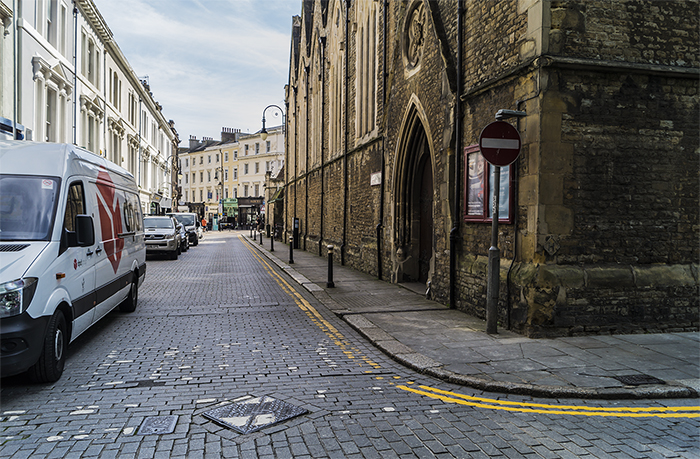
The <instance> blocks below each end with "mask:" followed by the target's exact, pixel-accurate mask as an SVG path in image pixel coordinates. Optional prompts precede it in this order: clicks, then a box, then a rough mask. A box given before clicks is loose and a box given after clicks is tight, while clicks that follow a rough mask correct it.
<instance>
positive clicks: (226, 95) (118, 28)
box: [93, 0, 301, 146]
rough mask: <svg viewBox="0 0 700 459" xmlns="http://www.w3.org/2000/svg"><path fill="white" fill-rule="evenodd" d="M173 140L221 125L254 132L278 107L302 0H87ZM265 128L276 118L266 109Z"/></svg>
mask: <svg viewBox="0 0 700 459" xmlns="http://www.w3.org/2000/svg"><path fill="white" fill-rule="evenodd" d="M93 1H94V2H95V4H96V5H97V9H98V10H99V11H100V13H101V14H102V17H103V18H104V20H105V22H106V23H107V26H108V27H109V29H110V30H111V31H112V34H113V35H114V39H115V41H116V42H117V45H118V46H119V48H120V49H121V51H122V53H123V54H124V56H125V57H126V59H127V61H129V64H130V65H131V67H132V68H133V69H134V72H135V73H136V75H137V76H139V77H145V76H148V79H149V83H150V87H151V92H152V93H153V97H154V99H155V100H156V101H157V102H159V103H160V104H161V105H162V106H163V115H164V116H165V119H166V120H171V119H172V120H174V121H175V129H176V130H177V132H178V135H179V137H180V141H181V142H180V146H187V143H188V140H189V138H190V136H196V137H197V139H201V138H202V137H212V138H214V139H215V140H219V139H220V138H221V128H222V127H228V128H235V129H240V130H241V131H242V132H256V131H258V130H259V129H260V128H261V127H262V114H263V113H262V112H263V109H265V107H267V106H268V105H273V104H274V105H279V106H280V107H282V108H284V86H285V84H287V82H288V79H289V51H290V47H291V33H292V16H294V15H299V14H300V12H301V0H118V1H115V0H93ZM265 118H266V126H267V127H270V126H278V125H281V124H282V118H281V113H280V110H277V109H275V108H274V107H273V108H270V109H268V110H266V111H265Z"/></svg>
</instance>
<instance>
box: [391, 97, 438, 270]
mask: <svg viewBox="0 0 700 459" xmlns="http://www.w3.org/2000/svg"><path fill="white" fill-rule="evenodd" d="M397 159H398V161H397V169H396V173H397V175H396V177H397V178H396V182H395V184H396V188H395V208H394V216H395V217H394V231H395V232H394V241H395V247H396V258H395V269H394V273H395V275H394V280H395V281H396V282H421V283H426V282H427V281H428V280H430V279H431V277H432V273H433V270H434V269H433V268H434V254H435V250H434V248H435V231H434V229H433V225H434V221H433V220H434V209H435V204H434V195H435V188H434V178H433V177H434V175H433V171H434V168H433V162H432V154H431V149H430V141H429V139H428V136H427V134H426V130H425V127H424V124H423V122H422V121H421V117H420V116H419V113H418V110H416V108H415V107H412V109H411V111H410V114H409V116H408V117H407V119H406V120H405V123H404V130H403V135H402V137H401V143H400V147H399V151H398V158H397Z"/></svg>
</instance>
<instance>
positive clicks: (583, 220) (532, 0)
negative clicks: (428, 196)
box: [285, 0, 700, 336]
mask: <svg viewBox="0 0 700 459" xmlns="http://www.w3.org/2000/svg"><path fill="white" fill-rule="evenodd" d="M312 3H313V5H315V6H314V7H311V6H310V5H309V4H305V7H304V18H303V19H302V20H303V23H304V24H305V25H304V27H306V29H305V30H304V31H303V32H302V33H300V38H299V40H300V46H299V54H300V55H299V56H296V58H298V62H299V65H297V66H296V67H295V68H296V69H297V73H296V74H293V75H292V76H291V77H290V86H292V87H296V92H294V91H291V90H290V91H289V94H290V95H291V94H294V95H295V96H294V104H292V106H290V107H292V108H290V113H291V116H294V117H295V118H296V119H294V120H290V121H289V126H290V129H289V130H288V132H290V133H291V132H292V128H291V127H293V126H298V128H294V129H296V131H295V134H294V138H293V141H292V142H290V156H289V157H288V162H287V166H286V167H288V180H289V183H288V188H287V190H286V191H285V200H286V201H287V202H285V209H286V211H287V215H286V221H287V225H288V226H287V227H288V229H289V228H291V225H292V218H293V216H295V215H296V216H297V217H299V218H300V219H302V236H304V235H305V236H306V237H305V240H304V241H303V242H302V247H304V248H306V250H309V251H312V252H314V253H319V254H321V255H323V256H325V253H326V251H325V245H327V244H332V245H334V246H335V248H336V254H339V252H340V249H341V248H342V255H340V256H338V255H337V258H336V260H338V261H341V260H342V261H343V262H344V263H345V264H346V265H348V266H351V267H353V268H356V269H359V270H361V271H364V272H367V273H371V274H375V275H376V274H378V269H377V263H378V261H379V262H380V263H381V270H382V277H383V278H384V279H387V280H388V279H392V280H393V281H404V280H406V279H407V276H406V275H405V272H404V273H403V274H402V269H403V268H402V266H404V263H405V262H406V260H403V259H401V256H403V255H402V254H405V253H406V251H409V253H410V250H415V248H413V249H412V248H411V247H409V246H410V245H412V244H415V238H414V239H411V237H414V236H411V237H408V238H406V236H405V234H406V232H410V231H413V230H412V229H411V225H415V219H414V220H413V221H409V220H410V219H408V220H407V219H406V218H405V217H402V216H401V212H402V211H404V210H405V206H406V202H407V201H408V200H410V199H411V198H410V197H409V196H410V190H409V188H410V186H412V185H411V176H410V174H413V173H415V170H413V169H411V168H412V167H415V164H413V163H411V161H415V158H411V155H419V154H420V153H418V152H416V151H415V150H411V148H409V147H410V146H411V142H412V140H411V135H412V132H413V131H411V126H416V124H412V123H415V121H416V120H418V122H419V124H420V126H422V128H423V129H425V135H426V138H427V139H428V145H427V151H428V155H429V158H430V164H431V167H432V171H433V183H434V192H433V203H434V205H433V228H434V231H433V232H434V235H433V254H432V258H431V261H430V270H431V272H430V280H431V282H432V292H433V295H434V298H435V299H437V300H438V301H441V302H443V303H447V301H448V300H449V297H450V295H449V294H450V271H449V269H450V268H449V266H450V256H451V255H453V254H451V253H450V241H449V235H450V230H451V229H452V227H453V226H454V225H455V223H456V222H457V221H459V226H460V231H459V242H458V246H457V252H456V260H457V273H456V292H457V303H456V304H455V305H452V306H454V307H456V308H458V309H460V310H463V311H466V312H469V313H470V314H474V315H476V316H478V317H482V318H484V317H485V305H486V278H487V255H488V248H489V245H490V234H491V224H490V222H488V221H487V222H475V221H464V220H463V216H462V210H463V209H464V206H465V205H466V203H464V202H463V201H462V200H460V203H459V206H458V208H459V209H460V212H459V214H457V215H455V214H454V213H453V208H454V204H455V203H454V196H455V189H456V188H455V187H457V186H459V187H462V186H464V183H463V182H462V180H463V179H462V178H461V177H460V183H459V184H458V183H455V179H454V177H455V168H456V167H457V165H458V164H459V167H460V168H462V172H463V164H462V161H463V155H462V149H463V148H464V147H465V146H467V145H474V144H477V143H478V138H479V134H480V132H481V130H482V129H483V127H484V126H486V125H487V124H488V123H490V122H491V121H493V120H494V115H495V113H496V111H497V110H499V109H511V110H523V111H525V112H526V113H527V115H526V116H525V117H523V118H521V119H517V120H516V119H513V120H510V122H511V123H513V124H514V125H515V126H516V127H517V128H518V130H519V131H520V133H521V137H522V148H521V155H520V158H519V160H518V161H517V162H516V163H514V164H513V166H512V168H513V169H514V170H515V171H516V173H515V182H514V183H513V185H512V186H513V187H514V189H515V197H514V202H513V206H514V208H515V212H514V219H513V221H512V222H511V223H507V224H503V223H502V224H500V225H499V248H500V249H501V253H502V260H501V273H500V278H501V288H500V310H499V314H500V326H501V327H506V326H509V327H511V328H512V329H514V330H516V331H519V332H521V333H523V334H527V335H529V336H562V335H577V334H590V333H622V332H644V331H651V332H656V331H681V330H692V329H697V328H698V325H699V324H698V315H699V310H700V306H699V304H698V303H699V301H698V295H697V293H698V286H699V285H700V281H699V279H698V260H700V251H699V245H698V233H700V223H699V221H698V218H699V217H698V213H699V209H698V198H699V194H700V193H699V192H698V189H699V188H700V186H699V180H698V179H699V175H700V174H699V168H698V153H699V152H700V149H699V148H698V144H699V142H700V139H698V131H699V130H698V125H697V119H698V113H699V112H700V107H699V105H698V89H700V88H699V87H698V80H699V79H698V76H700V72H698V68H697V67H698V61H697V55H698V53H697V51H698V41H700V40H699V39H698V38H699V36H698V17H697V9H698V2H697V1H669V2H647V1H633V0H630V1H595V0H591V1H583V0H581V1H577V0H571V1H549V0H514V1H497V0H484V1H479V2H463V5H464V7H465V8H466V11H465V12H464V18H465V21H464V37H463V39H462V49H463V53H464V55H463V59H464V60H463V65H462V68H461V72H462V87H461V93H462V107H461V108H462V119H461V120H456V119H455V108H456V104H457V102H458V101H457V98H456V96H457V93H458V87H457V81H458V68H457V63H458V62H457V55H456V52H457V51H456V50H457V43H458V40H457V35H456V34H457V2H455V1H454V0H437V1H430V2H422V1H418V0H409V1H404V2H388V3H386V5H387V6H388V11H387V12H386V13H387V20H388V22H387V24H386V31H387V35H386V36H384V35H383V31H384V24H383V22H382V21H383V11H382V10H381V8H382V7H383V5H385V3H383V2H365V3H363V2H361V1H360V0H358V1H357V2H352V6H351V8H350V12H349V20H350V25H349V33H350V36H349V37H348V39H347V40H345V37H344V36H343V37H340V38H338V37H335V38H334V37H331V36H329V35H328V34H329V33H330V31H331V30H333V31H335V32H334V33H336V34H339V33H341V32H342V31H344V30H345V24H344V17H343V15H342V14H341V15H340V16H339V17H340V20H339V21H337V17H338V16H337V15H336V13H337V11H336V10H331V11H327V10H326V9H325V7H324V6H323V5H324V2H322V1H320V0H318V1H315V2H312ZM328 5H329V8H331V9H332V8H334V7H335V6H334V5H336V4H335V3H332V2H331V3H330V4H328ZM340 5H341V6H342V7H344V6H345V3H342V4H340ZM372 5H374V7H377V8H378V9H377V11H378V12H380V20H379V23H378V28H377V31H378V32H379V35H378V38H377V46H378V47H377V51H378V52H380V53H381V52H382V51H383V50H384V43H385V42H386V51H387V53H386V68H383V67H382V63H383V58H384V55H380V56H379V58H378V59H377V62H378V67H377V69H376V75H373V76H374V77H376V82H377V88H376V103H377V107H376V110H377V114H378V116H377V127H376V129H375V130H374V131H372V132H370V133H365V134H363V135H358V134H357V133H356V118H357V115H358V113H356V110H357V104H356V102H357V99H356V96H357V94H358V89H357V88H358V87H359V80H362V78H364V77H365V76H367V72H368V70H367V69H358V68H357V66H356V64H357V59H356V57H357V56H356V54H357V50H358V49H359V48H358V43H357V40H358V36H359V34H358V27H359V26H358V24H357V19H358V8H367V7H370V6H372ZM420 5H422V6H423V8H424V9H425V18H424V20H423V21H422V25H423V28H422V29H421V31H420V34H419V36H421V37H422V38H423V39H424V40H423V42H422V43H421V44H420V46H421V48H420V49H421V50H422V54H421V57H420V60H419V63H418V64H417V65H414V64H411V63H410V62H408V61H407V57H406V46H407V44H406V43H407V41H406V40H407V34H406V31H407V30H408V29H407V26H408V24H409V23H408V21H407V19H408V18H409V16H410V15H411V14H412V11H413V9H414V8H415V7H417V6H420ZM336 6H337V5H336ZM324 14H327V15H328V16H327V17H324ZM324 28H325V29H324ZM324 33H325V34H326V35H325V36H326V37H328V42H329V43H330V42H333V43H336V45H335V46H337V49H334V50H329V53H331V54H332V55H333V56H336V57H337V56H338V55H339V54H344V53H345V52H347V53H348V56H347V57H348V59H347V62H348V68H347V69H345V68H343V69H341V70H342V71H340V72H338V70H339V69H338V68H337V67H336V68H334V69H333V70H334V72H331V70H330V68H329V66H330V65H337V64H338V62H339V61H338V60H337V59H336V60H333V61H331V60H328V61H323V60H321V59H318V58H317V54H315V53H318V46H317V44H318V42H319V36H324ZM320 63H323V67H322V68H319V65H320ZM333 63H335V64H333ZM342 63H343V65H344V63H345V59H344V58H343V59H342ZM407 64H410V65H407ZM305 68H308V74H309V75H312V76H313V77H314V78H312V79H311V80H306V79H305V78H306V76H305V75H304V71H305V70H304V69H305ZM346 70H347V76H348V80H349V81H348V86H347V92H346V93H344V99H343V102H344V103H347V107H345V106H343V109H342V112H343V117H344V116H345V113H347V120H345V119H343V120H342V123H339V125H340V126H341V127H342V129H343V132H342V138H343V139H345V138H347V145H342V148H338V147H337V146H336V147H334V148H333V151H329V150H330V149H331V147H330V145H329V140H328V139H329V138H331V137H332V134H333V137H334V138H336V139H337V138H338V134H337V133H331V132H330V131H329V130H328V129H329V126H333V125H334V124H333V122H332V121H333V120H331V118H330V115H329V112H330V106H331V105H332V104H333V103H334V102H336V101H334V100H331V98H330V93H331V90H330V89H329V88H334V90H336V91H337V88H338V87H339V86H338V83H340V87H343V88H345V80H344V78H345V75H346V73H345V72H346ZM363 72H364V73H363ZM318 75H323V79H320V81H319V79H318V78H316V77H317V76H318ZM331 75H336V76H338V77H339V78H342V81H335V82H331V81H329V78H330V76H331ZM384 77H386V82H387V84H386V87H384V86H382V84H383V82H384ZM307 81H308V84H309V85H310V86H309V87H310V91H309V92H308V94H309V100H306V99H305V98H304V97H302V94H307V93H306V92H305V91H306V89H305V88H304V85H305V84H307ZM321 84H325V85H326V86H325V89H324V90H319V85H321ZM321 96H322V97H323V104H319V103H318V100H317V99H315V98H318V97H321ZM360 96H362V92H361V91H360ZM288 99H289V98H288ZM307 104H308V105H307ZM307 106H308V107H315V108H312V109H311V110H309V109H307ZM319 106H323V107H325V108H326V110H325V111H322V114H323V119H317V118H314V117H320V115H321V113H318V112H319V110H318V107H319ZM346 110H347V112H346ZM307 113H308V115H309V117H310V118H311V119H310V121H309V129H310V130H311V131H312V132H311V131H310V132H308V133H307V132H306V129H307V128H306V124H305V123H306V121H305V120H302V119H300V118H299V117H300V116H301V115H302V114H304V116H306V114H307ZM457 121H461V123H462V124H461V128H462V139H461V140H462V141H461V144H460V145H459V146H457V145H456V144H455V140H456V133H457V130H456V124H455V123H456V122H457ZM314 126H315V127H314ZM318 126H322V127H323V129H326V131H324V132H323V133H318V132H316V131H315V129H318ZM346 126H347V131H345V127H346ZM299 129H301V131H304V132H301V131H299ZM304 135H307V136H308V137H309V138H310V139H311V138H312V137H313V139H311V140H309V141H308V142H307V141H306V140H307V139H300V137H299V136H304ZM321 140H322V141H321ZM319 148H320V149H321V151H316V150H318V149H319ZM307 149H311V150H309V151H307ZM307 155H308V156H309V158H312V161H311V164H309V169H308V171H307V170H306V165H305V164H306V163H305V160H306V156H307ZM318 158H320V160H316V159H318ZM382 160H383V162H384V166H385V167H384V174H383V177H382V178H383V186H372V185H370V177H371V176H372V174H375V173H377V172H380V171H381V170H382ZM457 161H459V163H458V162H457ZM382 189H383V190H384V193H383V195H382V193H381V191H382ZM307 190H308V195H307ZM294 200H295V202H296V206H295V205H294V204H293V203H292V201H294ZM382 206H383V207H382ZM402 206H404V207H402ZM382 215H383V220H382ZM378 224H381V232H380V235H381V238H380V239H379V240H378V239H377V233H376V229H377V225H378ZM380 246H381V251H380V253H379V254H378V253H377V251H378V248H379V247H380ZM378 255H379V258H380V260H378ZM513 260H515V261H513Z"/></svg>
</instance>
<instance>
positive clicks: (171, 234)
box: [143, 212, 204, 260]
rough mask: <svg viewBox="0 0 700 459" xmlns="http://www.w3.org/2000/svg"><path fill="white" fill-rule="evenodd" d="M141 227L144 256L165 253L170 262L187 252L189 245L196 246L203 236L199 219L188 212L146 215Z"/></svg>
mask: <svg viewBox="0 0 700 459" xmlns="http://www.w3.org/2000/svg"><path fill="white" fill-rule="evenodd" d="M143 226H144V237H145V240H146V254H147V255H148V254H154V253H165V254H167V255H169V256H170V259H172V260H177V258H178V257H179V256H180V254H181V253H182V252H187V251H188V250H189V248H190V245H192V246H195V245H198V244H199V240H200V239H202V237H203V236H204V231H203V230H202V224H201V223H200V222H199V217H198V216H197V214H194V213H188V212H173V213H168V214H165V215H148V216H146V217H144V218H143Z"/></svg>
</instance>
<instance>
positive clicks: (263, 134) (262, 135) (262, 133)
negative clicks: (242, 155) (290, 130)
mask: <svg viewBox="0 0 700 459" xmlns="http://www.w3.org/2000/svg"><path fill="white" fill-rule="evenodd" d="M271 107H275V108H276V109H277V110H279V111H280V113H281V114H282V135H284V129H285V126H284V120H285V117H284V110H282V108H280V107H279V106H278V105H274V104H273V105H268V106H267V107H265V109H264V110H263V112H262V129H261V130H260V138H261V139H263V140H267V129H265V112H266V111H267V109H268V108H271Z"/></svg>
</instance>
